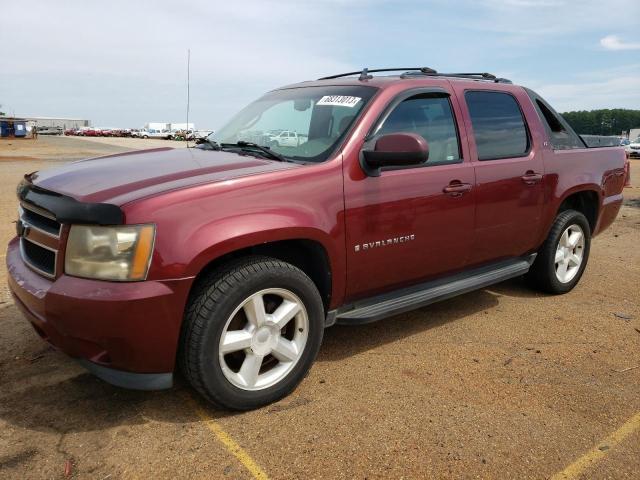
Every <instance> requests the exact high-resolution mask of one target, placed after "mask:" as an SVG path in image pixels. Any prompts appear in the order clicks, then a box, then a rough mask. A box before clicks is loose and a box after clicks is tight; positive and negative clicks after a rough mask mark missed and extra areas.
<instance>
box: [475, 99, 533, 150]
mask: <svg viewBox="0 0 640 480" xmlns="http://www.w3.org/2000/svg"><path fill="white" fill-rule="evenodd" d="M465 98H466V100H467V106H468V107H469V114H470V115H471V124H472V125H473V134H474V136H475V139H476V148H477V149H478V159H480V160H492V159H496V158H510V157H522V156H523V155H525V154H526V153H527V152H528V150H529V136H528V134H527V128H526V127H525V123H524V119H523V118H522V112H521V111H520V107H519V106H518V103H517V102H516V99H515V98H514V97H513V96H511V95H509V94H508V93H501V92H467V93H466V94H465Z"/></svg>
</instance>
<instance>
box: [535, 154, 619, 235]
mask: <svg viewBox="0 0 640 480" xmlns="http://www.w3.org/2000/svg"><path fill="white" fill-rule="evenodd" d="M546 150H547V151H546V154H545V157H544V159H545V187H546V189H547V196H548V200H547V202H546V208H545V225H546V229H545V231H544V232H543V235H542V236H541V239H540V243H542V241H543V240H544V238H546V235H547V232H548V231H549V229H550V228H551V225H552V224H553V221H554V219H555V217H556V215H557V213H558V209H559V208H560V206H561V204H562V202H563V201H564V200H565V199H566V198H567V197H569V196H570V195H572V194H574V193H577V192H581V191H593V192H595V193H596V194H597V195H598V215H597V223H596V228H595V230H594V232H593V234H594V235H597V234H598V233H600V232H601V231H602V230H604V229H605V228H607V227H608V226H609V225H610V224H611V223H612V222H613V220H615V217H616V215H617V213H618V211H619V209H620V206H621V205H622V190H623V188H624V181H625V154H624V150H623V149H622V148H620V147H604V148H584V149H573V150H552V149H551V148H550V147H549V146H548V145H547V146H546Z"/></svg>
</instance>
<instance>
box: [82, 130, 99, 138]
mask: <svg viewBox="0 0 640 480" xmlns="http://www.w3.org/2000/svg"><path fill="white" fill-rule="evenodd" d="M100 134H101V132H100V130H97V129H95V128H84V129H81V130H80V132H78V135H80V136H81V137H99V136H100Z"/></svg>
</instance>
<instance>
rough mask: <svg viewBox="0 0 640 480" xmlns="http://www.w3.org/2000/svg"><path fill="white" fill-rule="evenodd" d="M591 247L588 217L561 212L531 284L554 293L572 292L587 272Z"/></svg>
mask: <svg viewBox="0 0 640 480" xmlns="http://www.w3.org/2000/svg"><path fill="white" fill-rule="evenodd" d="M580 235H581V237H580ZM590 248H591V227H590V226H589V222H588V221H587V219H586V217H585V216H584V215H583V214H582V213H580V212H578V211H576V210H565V211H563V212H560V213H559V214H558V216H557V217H556V220H555V222H554V223H553V226H552V227H551V230H550V231H549V235H548V236H547V239H546V240H545V242H544V243H543V244H542V247H540V250H538V255H537V257H536V260H535V262H534V263H533V265H532V266H531V269H530V270H529V273H528V274H527V280H528V282H529V284H530V285H531V286H533V287H534V288H536V289H538V290H541V291H543V292H547V293H552V294H563V293H567V292H569V291H571V290H572V289H573V288H574V287H575V286H576V285H577V284H578V282H579V281H580V278H581V277H582V274H583V273H584V269H585V268H586V266H587V262H588V260H589V251H590ZM556 260H558V261H556Z"/></svg>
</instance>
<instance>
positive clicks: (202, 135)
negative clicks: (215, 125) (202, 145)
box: [189, 130, 213, 140]
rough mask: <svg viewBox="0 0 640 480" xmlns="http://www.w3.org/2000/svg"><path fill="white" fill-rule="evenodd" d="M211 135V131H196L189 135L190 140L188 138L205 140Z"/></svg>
mask: <svg viewBox="0 0 640 480" xmlns="http://www.w3.org/2000/svg"><path fill="white" fill-rule="evenodd" d="M212 133H213V130H196V131H195V132H193V135H191V138H189V140H199V139H201V138H207V137H208V136H209V135H211V134H212Z"/></svg>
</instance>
